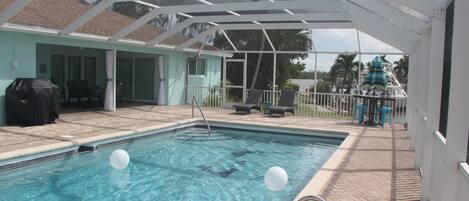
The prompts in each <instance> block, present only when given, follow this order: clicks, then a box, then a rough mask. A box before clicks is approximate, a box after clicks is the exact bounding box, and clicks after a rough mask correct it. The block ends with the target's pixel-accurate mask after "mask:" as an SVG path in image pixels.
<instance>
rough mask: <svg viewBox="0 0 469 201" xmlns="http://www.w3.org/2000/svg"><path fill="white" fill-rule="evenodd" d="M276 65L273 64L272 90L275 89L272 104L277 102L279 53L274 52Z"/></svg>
mask: <svg viewBox="0 0 469 201" xmlns="http://www.w3.org/2000/svg"><path fill="white" fill-rule="evenodd" d="M273 64H274V66H273V73H272V74H273V77H272V91H273V96H272V105H275V102H276V97H275V95H276V94H275V85H276V82H277V54H276V53H274V63H273Z"/></svg>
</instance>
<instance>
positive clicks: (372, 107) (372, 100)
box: [353, 95, 396, 126]
mask: <svg viewBox="0 0 469 201" xmlns="http://www.w3.org/2000/svg"><path fill="white" fill-rule="evenodd" d="M353 97H354V98H359V99H363V102H364V103H365V102H367V103H368V104H367V105H368V121H367V122H366V124H367V125H368V126H374V125H376V123H375V118H374V117H375V111H376V107H377V105H378V101H380V102H381V105H384V101H392V102H393V105H394V104H395V101H396V98H392V97H389V96H370V95H354V96H353Z"/></svg>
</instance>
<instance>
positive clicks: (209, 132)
mask: <svg viewBox="0 0 469 201" xmlns="http://www.w3.org/2000/svg"><path fill="white" fill-rule="evenodd" d="M194 103H195V105H197V108H199V112H200V114H201V115H202V118H203V119H204V122H205V125H206V126H207V131H208V136H209V137H210V134H211V132H212V129H211V128H210V124H209V123H208V121H207V118H205V115H204V112H203V111H202V108H201V107H200V104H199V101H197V99H196V98H195V96H192V118H194V106H195V105H194Z"/></svg>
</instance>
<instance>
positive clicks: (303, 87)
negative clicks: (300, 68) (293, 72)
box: [288, 79, 316, 93]
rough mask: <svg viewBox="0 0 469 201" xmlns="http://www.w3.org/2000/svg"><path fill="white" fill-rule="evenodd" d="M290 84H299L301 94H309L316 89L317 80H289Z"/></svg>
mask: <svg viewBox="0 0 469 201" xmlns="http://www.w3.org/2000/svg"><path fill="white" fill-rule="evenodd" d="M288 82H290V83H292V84H297V85H298V86H300V89H299V92H300V93H305V92H309V90H310V89H311V88H312V87H314V85H315V83H316V80H314V79H289V80H288Z"/></svg>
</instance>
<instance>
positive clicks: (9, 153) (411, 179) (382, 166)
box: [0, 105, 420, 201]
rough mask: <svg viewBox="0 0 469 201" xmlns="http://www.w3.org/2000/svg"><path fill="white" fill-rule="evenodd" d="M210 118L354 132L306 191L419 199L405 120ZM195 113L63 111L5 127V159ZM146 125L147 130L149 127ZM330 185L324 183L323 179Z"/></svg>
mask: <svg viewBox="0 0 469 201" xmlns="http://www.w3.org/2000/svg"><path fill="white" fill-rule="evenodd" d="M204 111H205V113H206V116H207V117H208V118H209V120H216V121H223V122H231V123H248V124H258V125H265V126H281V127H298V128H306V129H322V130H339V131H347V132H349V133H350V134H349V136H348V137H347V139H346V140H345V142H344V143H343V144H342V145H341V147H339V149H338V150H337V151H336V152H335V153H334V155H333V157H332V158H331V159H330V160H329V161H328V162H327V163H326V164H325V165H324V166H323V167H322V168H321V170H319V172H318V173H317V174H316V176H315V177H314V179H313V180H312V181H311V182H310V184H308V185H307V187H306V188H305V189H304V190H303V191H302V192H301V194H302V195H303V194H304V195H307V194H319V195H321V196H322V197H324V198H325V199H326V200H328V201H334V200H347V201H353V200H372V201H375V200H376V201H378V200H379V201H380V200H419V199H420V175H419V171H418V170H417V169H415V168H414V165H413V164H414V162H413V160H414V152H413V151H412V150H411V148H410V145H409V138H408V137H407V134H406V131H405V130H404V128H403V126H402V125H400V124H396V125H395V126H394V128H390V127H385V128H380V127H377V128H371V127H364V126H358V125H356V124H352V123H351V122H350V121H346V120H328V119H318V118H310V117H297V116H288V117H284V118H275V117H267V116H264V115H260V114H258V113H253V114H249V115H234V114H232V112H233V111H232V110H224V109H210V108H206V109H204ZM190 119H191V108H190V107H189V106H164V107H162V106H152V105H141V106H129V107H125V108H119V109H118V110H117V111H116V112H105V111H88V112H74V113H67V114H62V115H61V116H60V119H59V121H58V122H57V123H55V124H49V125H45V126H33V127H17V126H2V127H0V161H1V160H2V159H6V158H12V157H18V156H21V155H25V154H31V153H36V152H38V151H39V150H44V149H49V150H51V149H55V148H57V147H63V146H67V145H76V144H83V143H86V142H92V141H93V140H99V139H100V138H101V137H103V136H109V135H116V136H122V135H126V134H128V133H138V132H141V131H142V128H145V129H148V128H159V127H164V126H167V125H170V124H174V123H175V122H181V121H186V120H190ZM145 129H144V130H145ZM321 182H322V183H324V185H318V183H321Z"/></svg>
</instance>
